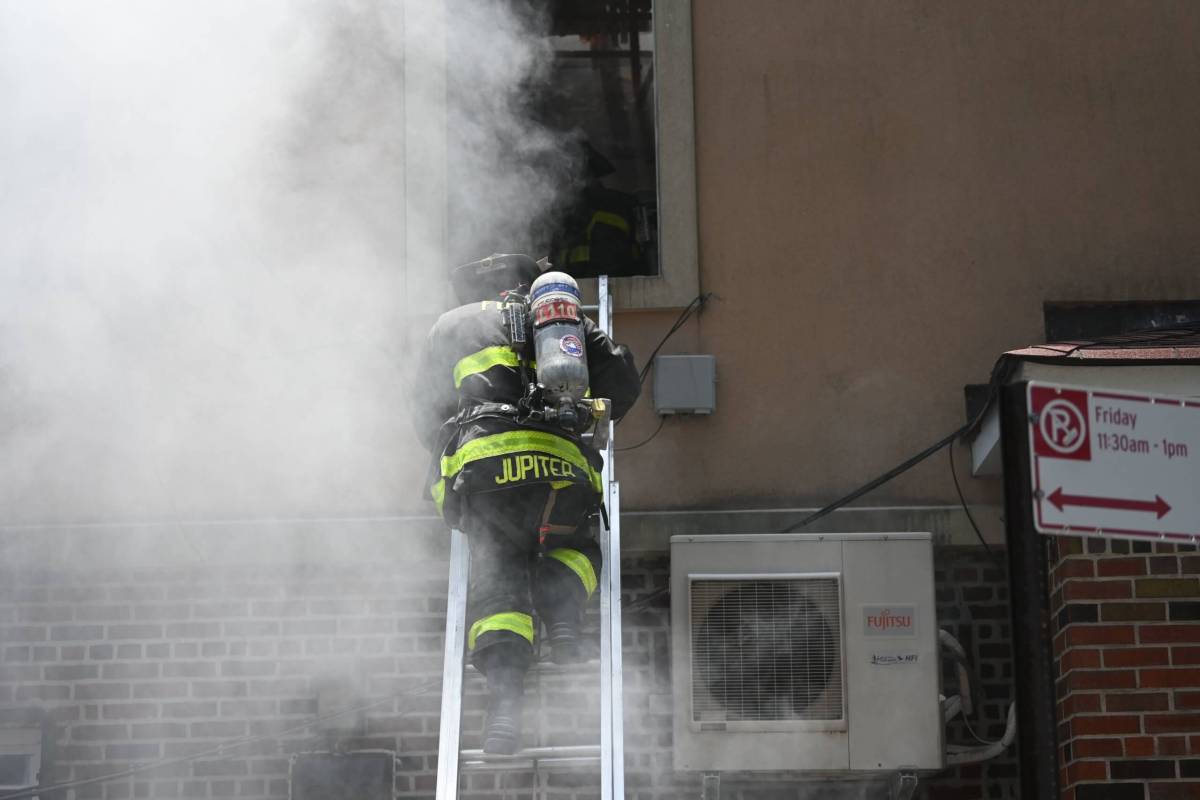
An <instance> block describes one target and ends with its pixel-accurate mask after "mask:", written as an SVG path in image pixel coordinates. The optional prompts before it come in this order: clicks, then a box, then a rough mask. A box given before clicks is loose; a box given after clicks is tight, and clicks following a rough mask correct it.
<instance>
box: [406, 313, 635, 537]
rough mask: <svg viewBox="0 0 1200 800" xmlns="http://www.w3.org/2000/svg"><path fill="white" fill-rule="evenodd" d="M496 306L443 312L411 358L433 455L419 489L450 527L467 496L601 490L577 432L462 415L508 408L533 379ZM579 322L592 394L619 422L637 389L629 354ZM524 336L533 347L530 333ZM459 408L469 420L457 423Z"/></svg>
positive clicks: (597, 464) (599, 464)
mask: <svg viewBox="0 0 1200 800" xmlns="http://www.w3.org/2000/svg"><path fill="white" fill-rule="evenodd" d="M504 308H505V304H504V303H503V302H500V301H492V300H485V301H482V302H476V303H471V304H468V305H464V306H459V307H458V308H455V309H452V310H450V311H447V312H446V313H445V314H443V315H442V316H441V317H440V318H439V319H438V321H437V322H436V323H435V324H434V326H433V328H432V329H431V330H430V332H429V336H428V337H427V338H426V341H425V344H424V346H423V348H422V352H421V355H420V357H419V359H418V364H417V374H416V375H415V385H416V386H417V387H418V389H417V391H416V392H415V397H414V401H415V402H414V405H415V420H414V422H415V425H416V429H417V435H418V436H419V437H420V438H421V442H422V444H423V445H424V446H425V447H426V449H428V450H429V451H430V452H431V453H432V454H433V462H432V464H431V466H430V471H429V477H428V480H427V489H428V491H429V495H430V497H431V498H432V499H433V501H434V502H435V503H436V504H437V506H438V512H439V513H440V514H441V515H442V517H443V519H445V520H446V522H447V523H448V524H449V525H451V526H454V525H456V524H458V520H459V505H460V500H461V497H462V496H463V495H466V494H472V493H478V492H493V491H500V490H503V489H506V488H516V487H519V486H528V485H530V484H533V483H550V484H552V485H554V486H555V487H556V488H563V487H566V486H569V485H573V484H582V485H586V486H588V487H590V488H591V489H592V491H594V492H595V494H596V495H597V499H598V498H599V495H600V493H601V490H602V486H601V479H600V470H601V469H602V468H603V459H602V458H601V456H600V454H599V453H598V452H596V450H594V449H592V448H591V447H589V446H588V445H587V444H585V443H584V442H583V440H582V439H580V438H579V437H578V436H575V435H573V434H571V433H568V432H567V431H565V430H563V429H562V428H559V427H556V426H552V425H536V424H532V423H518V422H517V421H516V420H515V419H514V418H513V417H512V416H509V415H506V414H503V413H492V414H486V415H483V416H476V417H474V418H470V412H471V411H472V410H473V409H476V408H478V407H479V406H480V405H481V404H484V403H488V404H494V403H501V404H508V405H511V406H512V407H514V408H515V407H516V405H517V402H518V401H519V400H520V399H521V397H522V396H523V394H524V389H525V384H526V381H529V382H536V380H537V375H536V372H535V370H534V365H533V363H532V361H531V360H530V361H527V362H526V366H522V364H521V361H520V359H519V357H518V356H517V354H516V353H515V352H514V351H513V349H512V346H511V343H510V341H509V332H508V322H507V317H506V315H505V313H504ZM583 325H584V333H585V335H584V341H585V346H586V350H587V364H588V378H589V388H590V391H591V394H592V396H593V397H604V398H608V399H609V400H610V401H611V403H612V416H613V419H614V420H616V419H620V418H621V417H622V416H623V415H624V414H625V413H626V412H627V411H628V410H629V409H630V407H631V406H632V405H633V403H634V401H635V400H637V397H638V393H639V391H640V389H641V384H640V381H639V379H638V372H637V368H636V367H635V366H634V363H633V355H632V353H630V352H629V349H628V348H627V347H625V346H623V345H619V344H616V343H615V342H613V340H612V339H610V338H609V337H608V335H607V334H605V333H604V331H602V330H600V329H599V328H598V327H597V326H596V324H595V323H593V322H592V321H591V320H590V319H588V318H586V317H584V320H583ZM526 338H527V339H528V340H529V341H530V342H532V340H533V337H532V331H528V332H527V336H526ZM530 358H532V354H531V355H530ZM522 369H524V370H527V372H526V375H525V376H524V377H522V374H521V370H522ZM489 407H492V406H489ZM460 412H464V415H465V416H467V417H468V419H466V420H465V421H460V419H461V418H460Z"/></svg>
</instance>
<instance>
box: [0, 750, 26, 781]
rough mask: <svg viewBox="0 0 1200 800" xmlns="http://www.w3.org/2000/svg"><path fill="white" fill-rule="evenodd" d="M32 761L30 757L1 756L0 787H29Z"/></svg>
mask: <svg viewBox="0 0 1200 800" xmlns="http://www.w3.org/2000/svg"><path fill="white" fill-rule="evenodd" d="M31 759H32V756H28V755H0V786H7V787H13V786H28V785H29V780H30V776H29V762H30V760H31Z"/></svg>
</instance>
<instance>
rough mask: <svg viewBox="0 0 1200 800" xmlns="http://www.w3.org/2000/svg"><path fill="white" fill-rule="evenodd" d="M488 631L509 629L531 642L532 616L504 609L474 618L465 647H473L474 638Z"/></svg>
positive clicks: (472, 648)
mask: <svg viewBox="0 0 1200 800" xmlns="http://www.w3.org/2000/svg"><path fill="white" fill-rule="evenodd" d="M489 631H510V632H512V633H515V634H517V635H518V636H520V637H521V638H522V639H525V640H527V641H528V642H529V643H530V644H533V617H531V616H529V615H528V614H522V613H520V612H519V611H505V612H503V613H500V614H492V615H491V616H490V617H484V618H483V619H480V620H476V621H475V624H474V625H472V626H471V630H470V632H469V633H467V647H468V648H470V649H471V650H474V649H475V640H476V639H477V638H478V637H479V636H480V634H484V633H488V632H489Z"/></svg>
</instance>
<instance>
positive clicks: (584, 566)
mask: <svg viewBox="0 0 1200 800" xmlns="http://www.w3.org/2000/svg"><path fill="white" fill-rule="evenodd" d="M546 557H547V558H553V559H554V560H555V561H561V562H562V563H563V564H565V565H566V566H567V568H568V569H570V570H571V571H572V572H574V573H575V574H576V575H578V576H579V580H580V582H581V583H583V588H584V591H586V592H587V596H588V597H591V596H592V592H594V591H596V586H597V585H598V584H599V581H597V580H596V570H595V569H593V568H592V562H591V561H589V560H588V557H587V556H585V555H584V554H583V553H581V552H579V551H578V550H572V549H571V548H569V547H559V548H555V549H554V550H551V551H550V552H548V553H546Z"/></svg>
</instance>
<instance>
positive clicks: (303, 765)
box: [292, 753, 395, 800]
mask: <svg viewBox="0 0 1200 800" xmlns="http://www.w3.org/2000/svg"><path fill="white" fill-rule="evenodd" d="M394 772H395V757H394V756H393V755H392V754H391V753H345V754H335V753H304V754H302V755H298V756H296V760H295V761H294V762H292V798H293V800H391V798H392V797H393V796H394V790H393V788H392V784H393V777H392V776H393V773H394Z"/></svg>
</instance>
